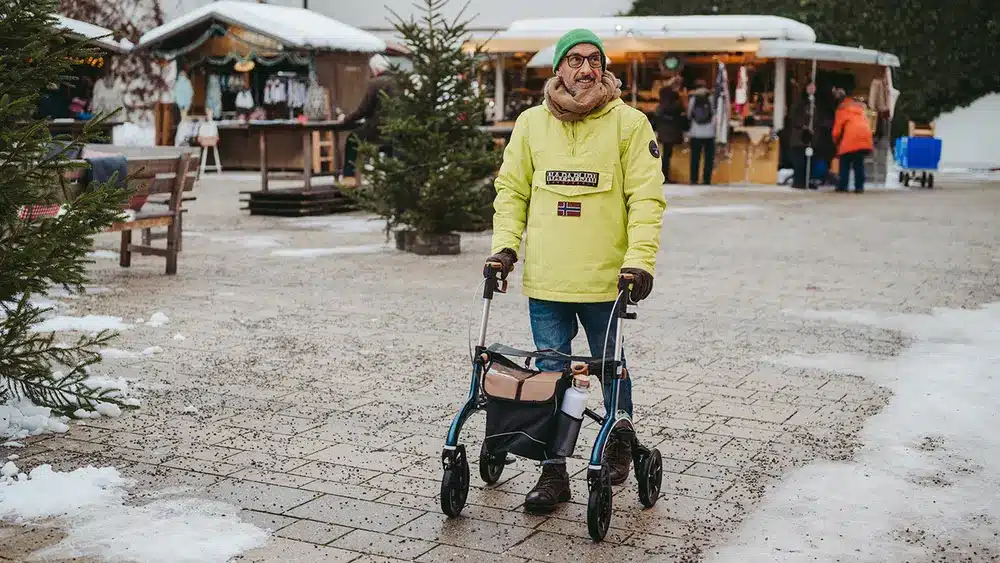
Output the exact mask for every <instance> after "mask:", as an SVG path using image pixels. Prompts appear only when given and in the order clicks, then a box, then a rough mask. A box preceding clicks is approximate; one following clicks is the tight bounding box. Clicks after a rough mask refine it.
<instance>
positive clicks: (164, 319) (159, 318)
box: [149, 311, 170, 327]
mask: <svg viewBox="0 0 1000 563" xmlns="http://www.w3.org/2000/svg"><path fill="white" fill-rule="evenodd" d="M169 322H170V317H168V316H166V315H164V314H163V313H161V312H159V311H157V312H155V313H153V316H152V317H149V326H151V327H161V326H163V325H165V324H167V323H169Z"/></svg>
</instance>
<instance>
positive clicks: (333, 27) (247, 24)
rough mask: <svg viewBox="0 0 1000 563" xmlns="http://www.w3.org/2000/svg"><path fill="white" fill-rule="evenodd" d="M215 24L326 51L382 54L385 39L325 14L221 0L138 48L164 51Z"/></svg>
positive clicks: (154, 32) (151, 34)
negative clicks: (177, 39)
mask: <svg viewBox="0 0 1000 563" xmlns="http://www.w3.org/2000/svg"><path fill="white" fill-rule="evenodd" d="M213 22H219V23H223V24H227V25H233V26H239V27H241V28H244V29H247V30H249V31H252V32H255V33H258V34H260V35H263V36H266V37H269V38H271V39H274V40H276V41H278V42H280V43H282V44H283V45H284V46H285V47H287V48H297V49H305V50H326V51H350V52H358V53H381V52H384V51H385V49H386V43H385V41H383V40H382V39H379V38H378V37H376V36H374V35H372V34H371V33H368V32H367V31H364V30H362V29H358V28H356V27H353V26H350V25H347V24H345V23H342V22H339V21H337V20H335V19H333V18H330V17H327V16H324V15H323V14H320V13H317V12H313V11H310V10H305V9H302V8H292V7H287V6H276V5H273V4H257V3H250V2H236V1H233V0H220V1H218V2H212V3H210V4H206V5H205V6H202V7H201V8H198V9H197V10H192V11H191V12H188V13H186V14H184V15H182V16H180V17H178V18H176V19H173V20H170V21H169V22H167V23H165V24H163V25H161V26H160V27H157V28H155V29H152V30H150V31H148V32H146V33H145V34H144V35H143V36H142V38H141V39H140V40H139V45H138V46H137V49H160V48H162V47H163V46H165V45H166V44H167V43H169V42H170V39H172V38H174V37H176V36H179V35H190V33H191V32H192V31H195V30H196V28H206V29H207V28H208V27H209V25H210V24H211V23H213Z"/></svg>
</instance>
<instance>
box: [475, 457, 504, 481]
mask: <svg viewBox="0 0 1000 563" xmlns="http://www.w3.org/2000/svg"><path fill="white" fill-rule="evenodd" d="M505 465H507V454H505V453H502V452H501V453H498V454H492V455H491V454H480V455H479V476H480V477H482V478H483V481H484V482H485V483H486V484H487V485H492V484H494V483H496V482H497V481H499V480H500V476H501V475H503V468H504V466H505Z"/></svg>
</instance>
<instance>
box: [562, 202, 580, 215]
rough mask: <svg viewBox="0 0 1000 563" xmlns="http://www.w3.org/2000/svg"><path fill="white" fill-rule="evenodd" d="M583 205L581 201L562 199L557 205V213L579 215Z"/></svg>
mask: <svg viewBox="0 0 1000 563" xmlns="http://www.w3.org/2000/svg"><path fill="white" fill-rule="evenodd" d="M581 207H582V206H581V205H580V202H579V201H560V202H559V204H558V205H557V206H556V214H557V215H559V216H560V217H579V216H580V211H581Z"/></svg>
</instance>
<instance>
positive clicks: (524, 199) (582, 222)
mask: <svg viewBox="0 0 1000 563" xmlns="http://www.w3.org/2000/svg"><path fill="white" fill-rule="evenodd" d="M494 185H495V187H496V190H497V196H496V199H495V200H494V203H493V206H494V209H495V213H494V215H493V242H492V252H499V251H500V250H501V249H503V248H511V249H513V250H515V251H517V254H518V257H521V258H523V264H524V277H523V283H524V294H525V295H527V296H528V297H531V298H535V299H543V300H547V301H562V302H576V303H594V302H601V301H614V300H615V299H617V297H618V289H617V287H618V271H619V270H620V269H621V268H627V267H631V268H641V269H643V270H646V271H647V272H649V273H650V274H654V273H655V265H656V253H657V252H658V251H659V248H660V228H661V226H662V224H663V212H664V211H665V209H666V205H667V202H666V200H665V199H664V197H663V173H662V172H661V170H660V158H659V148H658V147H657V145H656V137H655V135H654V133H653V128H652V127H651V126H650V124H649V121H648V119H647V118H646V116H645V115H644V114H643V113H642V112H640V111H639V110H636V109H634V108H631V107H629V106H627V105H625V103H624V102H622V101H621V99H617V98H616V99H615V100H612V101H611V102H609V103H608V104H606V105H605V106H604V107H602V108H600V109H599V110H597V111H594V112H593V113H591V114H590V115H588V116H587V117H586V118H585V119H583V120H582V121H576V122H565V121H560V120H559V119H556V118H555V117H554V116H553V115H552V114H551V113H550V112H549V110H548V108H547V107H545V105H544V104H543V105H539V106H536V107H533V108H531V109H529V110H527V111H525V112H524V113H522V114H521V115H520V116H519V117H518V118H517V122H516V123H515V125H514V131H513V132H512V134H511V139H510V143H509V144H508V145H507V148H506V149H505V150H504V157H503V164H502V165H501V167H500V172H499V174H498V176H497V179H496V181H495V183H494ZM522 233H523V234H524V235H525V236H524V246H525V248H524V252H523V253H522V252H521V251H520V246H521V237H522Z"/></svg>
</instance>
